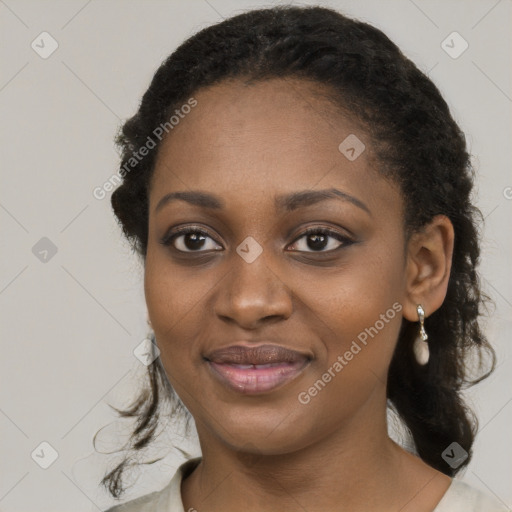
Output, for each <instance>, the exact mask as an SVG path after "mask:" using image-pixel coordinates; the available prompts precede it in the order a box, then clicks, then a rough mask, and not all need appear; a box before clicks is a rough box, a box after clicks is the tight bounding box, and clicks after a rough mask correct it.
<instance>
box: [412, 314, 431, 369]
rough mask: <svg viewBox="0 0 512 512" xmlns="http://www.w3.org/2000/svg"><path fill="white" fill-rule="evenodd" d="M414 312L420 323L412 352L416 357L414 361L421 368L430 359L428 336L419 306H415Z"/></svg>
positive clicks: (423, 315)
mask: <svg viewBox="0 0 512 512" xmlns="http://www.w3.org/2000/svg"><path fill="white" fill-rule="evenodd" d="M416 311H417V312H418V320H419V322H420V332H419V333H418V336H417V337H416V339H415V340H414V345H413V351H414V355H415V356H416V361H418V364H420V365H421V366H424V365H426V364H427V363H428V360H429V357H430V351H429V349H428V343H427V340H428V336H427V333H426V332H425V311H424V310H423V307H422V306H421V304H418V305H417V306H416Z"/></svg>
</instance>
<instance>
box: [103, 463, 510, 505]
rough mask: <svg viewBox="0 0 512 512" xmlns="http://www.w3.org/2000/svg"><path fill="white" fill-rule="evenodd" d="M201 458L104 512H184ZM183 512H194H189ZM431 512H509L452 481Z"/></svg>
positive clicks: (475, 490)
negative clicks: (184, 485) (185, 483)
mask: <svg viewBox="0 0 512 512" xmlns="http://www.w3.org/2000/svg"><path fill="white" fill-rule="evenodd" d="M200 460H201V457H197V458H195V459H190V460H188V461H186V462H184V463H183V464H182V465H181V466H180V467H179V468H178V469H177V471H176V473H175V474H174V476H173V477H172V480H171V481H170V482H169V484H167V486H165V487H164V488H163V489H162V490H161V491H156V492H152V493H150V494H145V495H144V496H141V497H140V498H136V499H134V500H131V501H128V502H126V503H123V504H121V505H116V506H114V507H112V508H109V509H108V510H107V511H105V512H185V509H184V507H183V501H182V500H181V481H182V479H183V478H184V477H185V476H187V475H189V474H190V473H192V471H193V470H194V469H195V467H196V466H197V465H198V464H199V462H200ZM186 512H196V511H195V510H194V509H189V510H187V511H186ZM432 512H510V509H508V508H507V507H506V506H505V505H503V504H502V503H500V502H499V501H497V500H496V499H494V498H492V497H491V496H489V495H487V494H485V493H483V492H481V491H479V490H478V489H476V488H474V487H472V486H470V485H468V484H466V483H464V482H461V481H460V480H456V479H452V483H451V485H450V487H449V488H448V490H447V491H446V493H445V495H444V496H443V497H442V499H441V501H440V502H439V503H438V504H437V507H436V508H435V509H434V510H433V511H432Z"/></svg>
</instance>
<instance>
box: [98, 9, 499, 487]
mask: <svg viewBox="0 0 512 512" xmlns="http://www.w3.org/2000/svg"><path fill="white" fill-rule="evenodd" d="M270 78H281V79H299V80H307V81H309V82H314V83H316V84H318V85H319V86H320V85H321V86H323V87H324V88H328V90H329V91H331V96H332V101H333V102H334V103H335V104H337V105H339V106H340V108H343V109H345V110H347V111H349V112H350V113H351V115H352V116H354V118H355V119H356V120H358V121H359V122H360V123H361V124H362V126H364V127H365V129H366V132H367V134H368V136H369V140H370V141H371V146H372V151H373V152H374V154H375V155H376V161H377V162H378V164H379V165H378V172H380V173H382V174H383V175H384V176H386V177H389V179H391V180H393V181H394V182H395V183H397V184H398V185H399V187H400V190H401V194H402V197H403V200H404V228H405V232H406V234H407V235H408V234H410V233H414V232H415V231H417V230H420V229H421V228H422V227H423V226H425V225H426V224H427V223H428V222H429V221H430V220H432V218H433V217H434V216H436V215H438V214H443V215H446V216H447V217H448V218H449V219H450V221H451V222H452V224H453V227H454V232H455V242H454V252H453V258H452V268H451V275H450V279H449V284H448V291H447V294H446V298H445V300H444V302H443V304H442V306H441V307H440V308H439V309H438V310H437V311H436V312H434V313H433V314H432V315H431V316H429V317H428V319H427V320H426V327H427V330H428V334H429V345H430V354H431V355H430V361H429V363H428V364H427V365H426V366H420V365H418V364H417V362H416V360H415V358H414V355H413V351H412V344H413V340H414V338H415V337H416V335H417V330H418V325H417V323H413V322H409V321H407V320H406V319H403V323H402V327H401V330H400V334H399V339H398V342H397V346H396V350H395V353H394V355H393V359H392V362H391V365H390V368H389V374H388V382H387V393H388V403H389V404H390V405H391V406H392V408H393V409H394V410H395V412H396V413H397V414H398V415H399V417H400V418H401V420H402V421H403V423H404V424H405V426H406V427H407V429H408V430H409V432H410V434H411V436H412V439H413V441H414V446H415V449H416V452H417V454H418V455H419V456H420V457H421V458H422V459H423V460H424V461H425V462H426V463H428V464H429V465H431V466H432V467H434V468H436V469H438V470H439V471H441V472H443V473H445V474H447V475H450V476H453V475H455V474H456V473H457V472H458V471H459V470H460V469H461V468H463V467H464V466H465V465H467V463H468V462H469V460H470V459H471V448H472V445H473V441H474V436H475V434H476V430H477V420H476V417H475V415H474V414H473V413H472V411H471V410H470V409H469V408H468V407H467V405H466V403H465V401H464V398H463V395H462V392H463V390H464V388H465V387H467V386H469V385H472V384H475V383H476V382H479V381H480V380H482V379H483V378H485V377H486V376H488V375H489V374H490V373H491V371H492V370H493V369H494V367H495V353H494V350H493V349H492V347H491V345H490V344H489V342H488V341H487V339H486V337H485V336H484V334H483V332H482V330H481V326H480V325H479V316H480V315H481V313H482V306H483V305H485V304H486V301H487V298H486V297H485V296H484V295H483V293H482V292H481V289H480V284H479V278H478V274H477V271H476V267H477V265H478V262H479V255H480V248H479V233H478V222H479V220H480V218H481V215H480V212H479V210H478V209H477V208H476V207H475V206H474V205H473V204H472V202H471V197H470V195H471V191H472V188H473V180H474V171H473V168H472V166H471V161H470V155H469V154H468V151H467V148H466V141H465V137H464V134H463V132H462V131H461V129H460V128H459V126H458V125H457V123H456V122H455V121H454V119H453V117H452V115H451V114H450V110H449V107H448V105H447V103H446V102H445V100H444V99H443V98H442V96H441V94H440V92H439V90H438V89H437V87H436V86H435V85H434V83H433V82H432V81H431V80H430V79H429V78H428V77H427V76H426V75H425V74H424V73H423V72H421V71H420V70H419V69H418V68H417V67H416V66H415V65H414V64H413V63H412V62H411V61H410V60H409V59H408V58H406V57H405V56H404V55H403V53H402V52H401V51H400V50H399V48H398V47H397V46H396V45H395V44H394V43H393V42H392V41H390V39H389V38H388V37H387V36H386V35H385V34H384V33H383V32H381V31H380V30H378V29H377V28H375V27H373V26H371V25H369V24H367V23H363V22H360V21H357V20H354V19H351V18H349V17H347V16H344V15H342V14H340V13H339V12H336V11H334V10H331V9H327V8H322V7H290V6H278V7H273V8H268V9H259V10H252V11H249V12H245V13H243V14H240V15H237V16H234V17H231V18H229V19H226V20H224V21H222V22H221V23H218V24H215V25H212V26H210V27H207V28H205V29H203V30H201V31H199V32H198V33H197V34H195V35H193V36H192V37H190V38H189V39H188V40H186V41H185V42H184V43H183V44H181V45H180V46H179V47H178V48H177V49H176V51H174V53H172V54H171V55H170V56H169V57H168V58H167V59H166V60H165V61H164V62H163V63H162V64H161V66H160V67H159V69H158V70H157V71H156V73H155V75H154V77H153V79H152V81H151V84H150V86H149V88H148V89H147V91H146V92H145V94H144V96H143V98H142V101H141V103H140V106H139V109H138V111H137V113H136V114H135V115H134V116H133V117H132V118H130V119H128V120H127V121H126V122H125V123H124V125H123V126H122V129H121V131H120V133H119V134H118V136H117V139H116V140H117V143H118V145H119V147H120V148H121V150H122V159H121V168H124V170H125V172H124V173H123V174H124V176H123V181H122V184H121V185H120V186H119V187H118V188H117V189H116V190H115V191H114V193H113V194H112V198H111V201H112V207H113V210H114V212H115V215H116V216H117V219H118V221H119V223H120V225H121V227H122V229H123V232H124V234H125V236H126V237H127V238H128V240H129V241H130V242H131V243H132V246H133V248H134V250H135V251H136V252H137V253H138V254H139V255H140V256H141V257H142V258H143V259H144V260H145V255H146V250H147V239H148V187H149V184H150V180H151V176H152V172H153V169H154V165H155V159H156V155H157V153H158V147H159V145H160V141H157V143H156V144H157V147H156V149H154V150H152V151H150V152H149V153H148V154H147V155H146V156H145V157H144V158H142V159H140V160H137V162H136V163H135V162H134V161H132V160H130V159H131V158H133V155H134V153H137V152H138V151H139V150H140V149H141V148H142V146H143V145H145V144H147V141H148V140H149V139H154V138H155V135H154V130H155V128H156V127H157V126H161V125H163V124H164V123H166V122H168V120H169V118H170V116H171V115H172V113H173V112H174V111H175V110H176V109H177V108H179V107H180V106H181V105H183V104H185V103H186V102H187V101H189V99H190V98H191V97H193V94H194V93H196V92H197V91H198V90H199V89H201V88H203V87H206V86H211V85H213V84H218V83H220V82H223V81H226V80H229V79H243V80H250V81H252V82H255V81H260V80H266V79H270ZM169 136H170V137H172V133H170V134H169ZM130 162H131V163H130ZM128 163H130V165H131V168H130V170H129V172H126V169H127V164H128ZM132 164H133V165H132ZM474 355H477V356H478V358H477V359H478V363H479V364H478V369H479V370H481V369H482V367H483V361H484V359H485V358H484V356H489V358H490V360H491V368H490V369H489V371H488V372H487V373H485V374H483V375H481V376H480V377H476V378H473V379H472V378H471V377H472V376H471V375H470V373H471V372H470V371H469V369H470V365H469V364H468V363H469V359H470V357H472V356H474ZM148 377H149V387H148V389H146V390H144V391H143V392H142V394H141V396H140V397H139V398H138V399H137V400H136V401H135V402H134V404H133V406H132V407H131V408H129V409H128V410H126V411H124V412H122V413H121V414H123V415H124V416H127V417H130V416H131V417H136V418H138V420H137V427H136V429H135V431H134V433H133V437H132V441H133V442H132V444H131V448H132V449H133V450H134V451H137V450H140V449H142V448H143V447H144V446H146V445H147V444H148V443H149V442H150V441H151V440H152V438H153V436H154V431H155V424H156V423H155V422H156V421H157V419H158V414H159V406H160V403H161V401H162V400H165V399H168V398H170V397H171V396H172V395H173V393H174V392H173V390H172V387H171V386H170V384H169V383H168V380H167V378H166V376H165V373H164V369H163V367H162V365H161V362H160V360H159V359H157V360H156V361H155V362H154V363H153V364H151V365H150V366H149V367H148ZM473 377H474V375H473ZM174 395H175V393H174ZM174 400H175V405H176V406H177V407H178V408H179V407H181V410H183V411H185V412H186V414H189V413H188V411H186V409H185V408H184V406H183V404H181V402H180V401H179V399H176V396H174ZM176 400H177V401H176ZM452 442H457V443H459V444H460V445H461V446H462V447H463V448H464V449H465V450H466V452H468V457H467V459H466V460H465V461H464V462H463V463H462V464H460V465H459V466H458V467H457V468H452V467H451V466H450V465H449V464H447V462H445V460H444V459H443V456H442V454H443V451H444V450H445V449H446V448H447V447H448V446H449V445H450V444H451V443H452ZM127 460H128V459H126V460H125V461H123V462H122V463H121V464H119V465H118V466H117V467H116V468H114V469H113V470H112V471H110V472H109V473H108V474H107V475H106V476H105V477H104V478H103V480H102V484H103V485H104V486H105V487H107V488H108V489H109V491H110V492H111V494H112V495H113V496H115V497H118V496H120V495H121V494H122V493H123V492H124V489H123V484H122V473H123V470H124V469H125V467H126V462H127Z"/></svg>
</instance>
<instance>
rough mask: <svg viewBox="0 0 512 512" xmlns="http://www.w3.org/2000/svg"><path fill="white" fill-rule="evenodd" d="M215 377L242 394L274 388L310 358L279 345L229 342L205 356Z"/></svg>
mask: <svg viewBox="0 0 512 512" xmlns="http://www.w3.org/2000/svg"><path fill="white" fill-rule="evenodd" d="M205 360H206V362H207V363H208V366H209V367H210V368H211V370H212V373H213V375H214V376H215V378H216V379H217V380H218V381H220V382H221V383H222V384H224V385H227V386H228V387H229V388H231V389H232V390H235V391H238V392H241V393H245V394H259V393H267V392H270V391H273V390H274V389H276V388H278V387H281V386H283V385H284V384H285V383H287V382H289V381H290V380H292V379H294V378H296V377H297V376H298V375H299V374H300V373H301V372H302V371H303V370H304V368H305V367H306V366H307V365H308V363H309V362H310V360H311V357H310V356H309V355H306V354H302V353H300V352H297V351H295V350H291V349H287V348H285V347H282V346H279V345H268V344H267V345H260V346H257V347H247V346H243V345H232V346H230V347H226V348H222V349H218V350H215V351H213V352H211V353H209V354H208V355H207V356H206V357H205Z"/></svg>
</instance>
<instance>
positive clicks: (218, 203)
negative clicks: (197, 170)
mask: <svg viewBox="0 0 512 512" xmlns="http://www.w3.org/2000/svg"><path fill="white" fill-rule="evenodd" d="M328 199H338V200H342V201H347V202H349V203H352V204H353V205H355V206H357V207H358V208H360V209H361V210H364V211H365V212H366V213H368V214H369V215H370V216H371V211H370V209H369V208H368V207H367V206H366V205H365V204H364V203H363V202H362V201H361V200H359V199H357V198H356V197H354V196H351V195H350V194H347V193H346V192H342V191H341V190H338V189H337V188H328V189H323V190H301V191H299V192H293V193H292V194H286V195H280V196H276V197H275V205H276V209H278V210H285V211H287V212H291V211H293V210H296V209H298V208H300V207H304V206H311V205H313V204H317V203H319V202H321V201H326V200H328ZM177 200H181V201H185V202H187V203H189V204H191V205H194V206H199V207H201V208H209V209H212V210H221V209H222V208H224V206H225V204H224V201H222V199H220V198H219V197H218V196H215V195H213V194H208V193H206V192H201V191H198V190H193V191H188V192H171V193H169V194H166V195H165V196H164V197H162V199H160V201H158V204H157V205H156V207H155V213H157V212H158V211H160V210H161V209H162V208H163V207H164V206H165V205H167V204H169V203H171V202H173V201H177Z"/></svg>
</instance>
